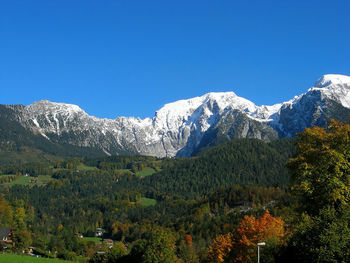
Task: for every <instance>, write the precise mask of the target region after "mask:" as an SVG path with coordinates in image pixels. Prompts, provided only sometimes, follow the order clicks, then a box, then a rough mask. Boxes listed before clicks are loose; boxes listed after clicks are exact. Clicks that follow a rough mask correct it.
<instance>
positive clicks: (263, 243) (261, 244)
mask: <svg viewBox="0 0 350 263" xmlns="http://www.w3.org/2000/svg"><path fill="white" fill-rule="evenodd" d="M265 245H266V243H265V242H261V243H258V263H260V246H265Z"/></svg>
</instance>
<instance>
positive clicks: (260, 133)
mask: <svg viewBox="0 0 350 263" xmlns="http://www.w3.org/2000/svg"><path fill="white" fill-rule="evenodd" d="M8 107H10V106H8ZM11 108H12V109H14V110H15V112H16V114H17V115H18V121H19V123H20V124H21V125H22V126H23V127H25V128H26V129H29V130H31V131H32V132H33V133H35V134H41V135H42V136H43V137H45V138H46V139H47V140H50V141H52V142H55V143H64V144H71V145H75V146H80V147H92V148H96V149H101V150H103V151H104V152H105V153H106V154H121V153H131V154H142V155H152V156H158V157H165V156H168V157H173V156H190V155H191V154H192V153H193V152H195V151H196V150H198V149H199V148H201V147H204V146H207V145H210V144H212V142H213V141H215V140H216V141H220V140H225V139H229V138H258V139H262V140H265V141H271V140H274V139H277V138H281V137H288V136H293V135H295V134H296V133H297V132H300V131H302V130H303V129H304V128H306V127H311V126H314V125H320V126H324V125H326V123H327V121H328V120H329V118H331V117H333V118H336V119H338V120H343V121H344V120H346V119H347V117H348V116H349V114H350V77H348V76H343V75H331V74H329V75H324V76H323V77H322V78H321V79H319V80H318V81H317V82H316V84H315V86H314V87H312V88H311V89H309V90H308V91H307V92H306V93H304V94H302V95H300V96H296V97H295V98H293V99H292V100H290V101H287V102H284V103H280V104H276V105H272V106H265V105H263V106H257V105H255V104H254V103H253V102H251V101H249V100H246V99H244V98H241V97H239V96H237V95H236V94H235V93H233V92H221V93H208V94H205V95H203V96H201V97H196V98H192V99H188V100H180V101H176V102H173V103H169V104H166V105H165V106H164V107H162V108H161V109H160V110H158V111H157V112H156V114H155V116H154V117H153V118H152V119H151V118H146V119H139V118H133V117H129V118H127V117H119V118H116V119H101V118H96V117H93V116H89V115H88V114H87V113H86V112H84V111H83V110H82V109H81V108H79V107H78V106H76V105H71V104H64V103H54V102H50V101H39V102H35V103H33V104H31V105H29V106H26V107H23V106H19V105H18V106H11Z"/></svg>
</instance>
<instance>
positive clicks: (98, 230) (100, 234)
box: [95, 228, 103, 237]
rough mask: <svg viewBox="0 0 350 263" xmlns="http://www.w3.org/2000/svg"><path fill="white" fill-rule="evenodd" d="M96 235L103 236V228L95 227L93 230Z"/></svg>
mask: <svg viewBox="0 0 350 263" xmlns="http://www.w3.org/2000/svg"><path fill="white" fill-rule="evenodd" d="M95 236H96V237H102V236H103V229H102V228H97V229H96V232H95Z"/></svg>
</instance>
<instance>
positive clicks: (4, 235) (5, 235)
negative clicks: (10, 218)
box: [0, 227, 13, 243]
mask: <svg viewBox="0 0 350 263" xmlns="http://www.w3.org/2000/svg"><path fill="white" fill-rule="evenodd" d="M12 237H13V232H12V229H11V228H9V227H0V241H4V242H8V243H10V242H12Z"/></svg>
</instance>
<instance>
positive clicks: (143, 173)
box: [136, 167, 156, 176]
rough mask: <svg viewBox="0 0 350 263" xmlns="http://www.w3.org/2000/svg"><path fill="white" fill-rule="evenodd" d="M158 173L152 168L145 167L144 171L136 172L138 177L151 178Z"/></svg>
mask: <svg viewBox="0 0 350 263" xmlns="http://www.w3.org/2000/svg"><path fill="white" fill-rule="evenodd" d="M155 172H156V170H154V169H153V168H151V167H145V168H143V169H142V171H139V172H136V175H138V176H149V175H152V174H154V173H155Z"/></svg>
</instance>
